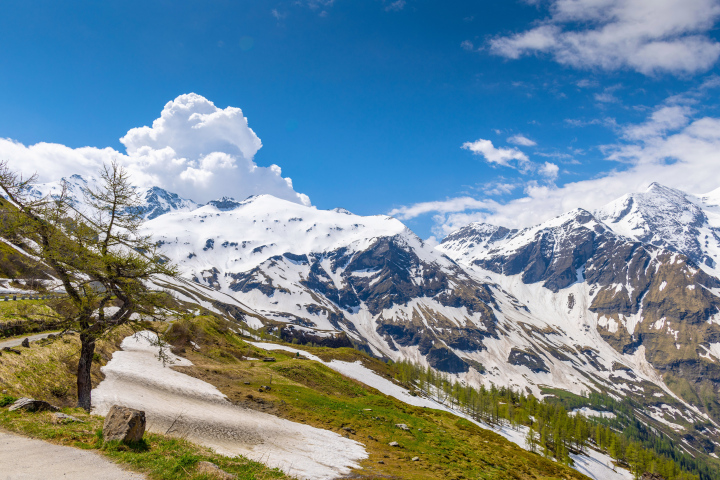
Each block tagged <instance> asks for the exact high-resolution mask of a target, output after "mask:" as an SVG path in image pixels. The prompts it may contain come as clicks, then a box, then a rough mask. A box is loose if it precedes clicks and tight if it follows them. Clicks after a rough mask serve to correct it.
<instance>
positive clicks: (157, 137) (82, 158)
mask: <svg viewBox="0 0 720 480" xmlns="http://www.w3.org/2000/svg"><path fill="white" fill-rule="evenodd" d="M120 141H121V142H122V143H123V144H124V145H125V148H126V151H127V153H126V154H124V153H121V152H118V151H116V150H114V149H112V148H109V147H108V148H103V149H99V148H94V147H84V148H76V149H73V148H69V147H66V146H64V145H59V144H54V143H38V144H35V145H30V146H25V145H22V144H21V143H18V142H15V141H13V140H11V139H0V158H6V159H8V160H9V163H10V166H11V167H12V168H15V169H17V170H19V171H21V172H23V173H25V174H32V173H35V172H37V173H38V175H39V177H40V178H39V180H40V181H55V180H58V179H59V178H60V177H63V176H68V175H72V174H74V173H79V174H81V175H93V174H97V171H98V170H99V169H100V167H101V166H102V164H103V163H108V162H110V161H112V160H117V161H118V162H120V163H121V164H123V165H125V166H126V167H127V168H128V170H129V172H130V174H131V175H132V180H133V182H134V183H135V184H137V185H138V186H145V187H148V186H159V187H162V188H166V189H168V190H170V191H172V192H175V193H177V194H179V195H181V196H183V197H186V198H192V199H193V200H195V201H199V202H206V201H208V200H211V199H213V198H218V197H221V196H223V195H229V196H234V197H236V198H238V199H243V198H245V197H247V196H249V195H254V194H261V193H269V194H272V195H275V196H277V197H280V198H284V199H287V200H291V201H294V202H297V203H303V204H307V205H309V204H310V200H309V198H308V197H307V196H306V195H304V194H301V193H297V192H296V191H295V190H294V189H293V186H292V181H291V180H290V179H289V178H284V177H283V176H282V171H281V169H280V167H278V166H277V165H271V166H269V167H260V166H258V165H257V164H256V163H255V162H254V160H253V159H254V156H255V154H256V153H257V151H258V150H259V149H260V148H261V147H262V143H261V141H260V139H259V138H258V137H257V135H255V132H253V130H252V129H251V128H250V127H249V126H248V122H247V119H246V118H245V117H244V116H243V113H242V111H241V110H240V109H239V108H235V107H227V108H224V109H220V108H218V107H216V106H215V105H214V104H213V103H212V102H211V101H209V100H207V99H206V98H204V97H202V96H200V95H196V94H194V93H191V94H187V95H180V96H179V97H177V98H176V99H175V100H173V101H171V102H168V103H167V104H166V105H165V108H164V109H163V111H162V113H161V115H160V118H158V119H156V120H155V121H154V122H153V124H152V126H151V127H140V128H133V129H132V130H130V131H129V132H128V133H127V134H126V135H125V136H124V137H123V138H121V139H120Z"/></svg>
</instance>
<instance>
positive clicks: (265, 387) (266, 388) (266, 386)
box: [262, 385, 272, 392]
mask: <svg viewBox="0 0 720 480" xmlns="http://www.w3.org/2000/svg"><path fill="white" fill-rule="evenodd" d="M262 388H263V390H265V391H266V392H269V391H270V390H272V388H270V385H263V386H262Z"/></svg>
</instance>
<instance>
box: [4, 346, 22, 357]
mask: <svg viewBox="0 0 720 480" xmlns="http://www.w3.org/2000/svg"><path fill="white" fill-rule="evenodd" d="M2 351H3V352H8V353H16V354H18V355H20V350H15V349H14V348H10V347H5V348H3V349H2Z"/></svg>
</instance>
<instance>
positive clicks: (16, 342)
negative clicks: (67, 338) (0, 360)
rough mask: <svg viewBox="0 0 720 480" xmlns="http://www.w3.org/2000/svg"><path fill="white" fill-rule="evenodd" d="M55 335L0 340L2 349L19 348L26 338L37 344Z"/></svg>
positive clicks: (49, 333)
mask: <svg viewBox="0 0 720 480" xmlns="http://www.w3.org/2000/svg"><path fill="white" fill-rule="evenodd" d="M53 333H57V332H46V333H38V334H37V335H28V336H26V337H17V338H13V339H12V340H0V348H5V347H17V346H18V345H20V344H21V343H22V341H23V340H25V339H26V338H27V339H28V340H30V341H31V342H35V341H37V340H40V339H42V338H45V337H47V336H48V335H52V334H53ZM0 478H2V477H0Z"/></svg>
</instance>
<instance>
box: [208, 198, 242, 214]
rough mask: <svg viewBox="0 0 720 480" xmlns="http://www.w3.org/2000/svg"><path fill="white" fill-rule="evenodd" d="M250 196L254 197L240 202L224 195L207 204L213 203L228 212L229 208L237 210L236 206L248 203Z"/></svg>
mask: <svg viewBox="0 0 720 480" xmlns="http://www.w3.org/2000/svg"><path fill="white" fill-rule="evenodd" d="M250 198H252V197H249V198H248V199H247V200H245V202H238V201H236V200H235V199H234V198H233V197H222V198H219V199H217V200H210V201H209V202H208V203H207V204H208V205H212V206H213V207H215V208H217V209H218V210H220V211H222V212H227V211H229V210H235V209H236V208H238V207H240V206H242V205H243V204H244V203H247V201H248V200H250Z"/></svg>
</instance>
